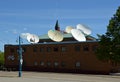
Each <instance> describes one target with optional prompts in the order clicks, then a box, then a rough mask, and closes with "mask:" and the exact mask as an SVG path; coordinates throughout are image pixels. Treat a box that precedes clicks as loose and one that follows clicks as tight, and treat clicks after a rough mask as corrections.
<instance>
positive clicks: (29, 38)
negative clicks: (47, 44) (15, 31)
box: [20, 33, 39, 43]
mask: <svg viewBox="0 0 120 82" xmlns="http://www.w3.org/2000/svg"><path fill="white" fill-rule="evenodd" d="M20 37H21V38H24V39H27V41H28V42H30V43H38V42H39V37H38V36H37V35H35V34H30V33H21V35H20Z"/></svg>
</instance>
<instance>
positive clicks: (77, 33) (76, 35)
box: [71, 29, 86, 41]
mask: <svg viewBox="0 0 120 82" xmlns="http://www.w3.org/2000/svg"><path fill="white" fill-rule="evenodd" d="M71 34H72V36H73V37H74V38H75V39H76V40H77V41H86V38H85V36H84V34H83V33H82V32H81V30H79V29H72V30H71Z"/></svg>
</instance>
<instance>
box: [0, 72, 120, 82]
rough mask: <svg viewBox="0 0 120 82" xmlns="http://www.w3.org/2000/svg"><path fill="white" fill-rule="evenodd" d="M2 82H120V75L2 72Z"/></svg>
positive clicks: (0, 81) (0, 77)
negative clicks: (19, 75) (19, 74)
mask: <svg viewBox="0 0 120 82" xmlns="http://www.w3.org/2000/svg"><path fill="white" fill-rule="evenodd" d="M0 82H120V75H119V74H116V75H115V74H114V75H91V74H71V73H50V72H25V71H23V72H22V77H18V72H17V71H15V72H8V71H0Z"/></svg>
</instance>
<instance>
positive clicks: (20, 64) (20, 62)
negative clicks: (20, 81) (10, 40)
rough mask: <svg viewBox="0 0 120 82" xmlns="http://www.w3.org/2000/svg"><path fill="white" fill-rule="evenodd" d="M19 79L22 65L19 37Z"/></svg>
mask: <svg viewBox="0 0 120 82" xmlns="http://www.w3.org/2000/svg"><path fill="white" fill-rule="evenodd" d="M18 53H19V77H21V76H22V63H23V59H22V47H21V37H20V36H19V50H18Z"/></svg>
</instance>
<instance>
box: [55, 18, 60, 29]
mask: <svg viewBox="0 0 120 82" xmlns="http://www.w3.org/2000/svg"><path fill="white" fill-rule="evenodd" d="M55 30H57V31H60V27H59V24H58V20H57V21H56V24H55Z"/></svg>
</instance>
